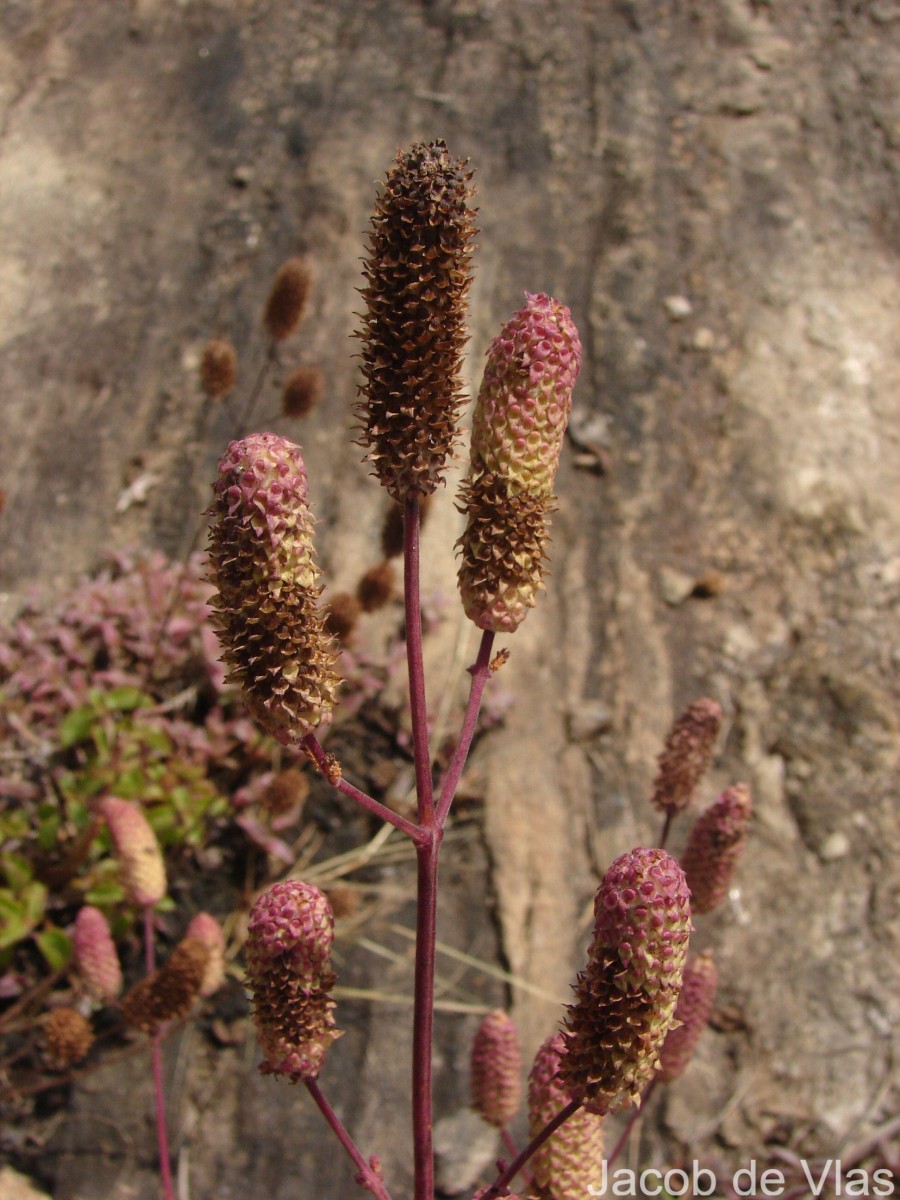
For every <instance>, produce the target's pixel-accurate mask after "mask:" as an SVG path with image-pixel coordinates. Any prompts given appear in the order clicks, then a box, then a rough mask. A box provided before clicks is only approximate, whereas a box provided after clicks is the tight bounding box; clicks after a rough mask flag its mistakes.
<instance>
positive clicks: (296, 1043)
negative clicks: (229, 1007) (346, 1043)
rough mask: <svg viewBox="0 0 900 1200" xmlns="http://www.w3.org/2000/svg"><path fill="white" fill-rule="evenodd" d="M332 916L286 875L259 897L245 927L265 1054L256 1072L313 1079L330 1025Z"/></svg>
mask: <svg viewBox="0 0 900 1200" xmlns="http://www.w3.org/2000/svg"><path fill="white" fill-rule="evenodd" d="M333 939H334V917H333V915H332V912H331V906H330V904H329V903H328V900H327V899H326V897H325V896H324V895H323V894H322V893H321V892H320V891H319V890H318V888H315V887H313V886H312V885H311V884H307V883H301V882H300V881H299V880H295V879H289V880H285V881H284V882H282V883H277V884H275V885H274V886H273V887H271V888H269V890H268V891H267V892H264V893H263V895H262V896H260V897H259V899H258V900H257V902H256V904H255V905H254V906H253V909H252V911H251V913H250V922H249V927H248V936H247V946H246V956H247V985H248V987H249V989H250V992H251V995H252V997H253V1005H254V1012H253V1016H254V1021H255V1023H256V1031H257V1036H258V1038H259V1043H260V1047H261V1048H262V1052H263V1062H262V1067H261V1069H262V1071H263V1072H264V1073H266V1074H275V1075H287V1076H288V1077H289V1078H290V1079H291V1081H292V1082H293V1083H296V1082H297V1081H298V1080H300V1079H315V1078H316V1076H317V1075H318V1073H319V1071H320V1069H321V1067H322V1063H323V1061H324V1059H325V1054H326V1052H327V1050H328V1047H329V1046H330V1045H331V1043H332V1042H333V1041H334V1040H335V1038H337V1037H339V1036H340V1034H339V1032H338V1031H337V1030H336V1029H335V1026H334V1016H333V1013H332V1009H333V1008H334V1001H333V1000H332V999H331V996H330V992H331V989H332V987H333V986H334V974H333V973H332V971H331V969H330V961H329V959H330V954H331V945H332V941H333Z"/></svg>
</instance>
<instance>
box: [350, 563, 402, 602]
mask: <svg viewBox="0 0 900 1200" xmlns="http://www.w3.org/2000/svg"><path fill="white" fill-rule="evenodd" d="M394 588H395V581H394V568H393V566H392V565H391V563H390V562H389V561H388V560H387V559H385V560H384V562H380V563H376V565H375V566H374V567H369V569H368V571H366V573H365V575H363V576H362V578H361V579H360V581H359V583H358V584H357V585H356V598H357V599H358V600H359V603H360V605H361V606H362V610H363V612H367V613H370V612H375V611H377V609H379V608H384V606H385V605H386V604H387V602H388V601H389V600H390V598H391V597H392V596H393V594H394Z"/></svg>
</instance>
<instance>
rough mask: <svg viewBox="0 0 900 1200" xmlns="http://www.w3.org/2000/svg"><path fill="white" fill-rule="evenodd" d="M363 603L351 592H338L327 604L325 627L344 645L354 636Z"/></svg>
mask: <svg viewBox="0 0 900 1200" xmlns="http://www.w3.org/2000/svg"><path fill="white" fill-rule="evenodd" d="M361 612H362V605H361V604H360V602H359V601H358V600H357V598H356V597H355V596H351V595H350V593H349V592H337V593H336V594H335V595H334V596H332V597H331V599H330V600H329V601H328V603H327V604H326V605H325V628H326V629H327V630H328V632H329V633H330V634H331V636H332V637H333V638H336V639H337V641H339V642H340V644H341V645H342V646H346V645H347V643H348V642H349V641H350V638H351V637H352V636H353V632H354V630H355V629H356V624H357V622H358V621H359V615H360V613H361Z"/></svg>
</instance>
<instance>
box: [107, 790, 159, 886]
mask: <svg viewBox="0 0 900 1200" xmlns="http://www.w3.org/2000/svg"><path fill="white" fill-rule="evenodd" d="M100 813H101V815H102V817H103V818H104V820H105V821H106V823H107V825H108V826H109V832H110V834H111V835H112V840H113V845H114V846H115V850H116V857H117V858H118V860H119V870H120V873H121V878H122V885H123V887H124V888H125V890H126V891H127V892H128V895H129V898H130V899H131V900H133V901H134V903H135V904H140V905H142V906H144V907H146V906H147V905H150V904H157V903H159V901H160V900H162V898H163V896H165V894H166V868H165V864H164V863H163V856H162V852H161V850H160V848H159V842H157V840H156V834H155V833H154V832H153V830H152V829H151V828H150V825H149V824H148V822H147V818H146V817H145V816H144V814H143V813H142V812H141V810H140V809H139V808H137V807H136V805H134V804H132V803H131V802H130V801H128V800H120V799H119V798H118V797H117V796H107V797H106V799H105V800H103V801H102V802H101V803H100Z"/></svg>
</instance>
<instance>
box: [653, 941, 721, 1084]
mask: <svg viewBox="0 0 900 1200" xmlns="http://www.w3.org/2000/svg"><path fill="white" fill-rule="evenodd" d="M718 982H719V979H718V974H717V972H716V964H715V963H714V962H713V956H712V954H711V952H710V951H708V950H707V951H706V952H705V953H704V954H700V955H698V956H697V957H696V958H692V959H691V960H690V961H689V962H688V964H687V966H686V967H685V969H684V983H683V984H682V987H681V995H680V996H679V997H678V1003H677V1004H676V1005H675V1024H674V1025H673V1027H672V1028H671V1029H670V1030H669V1032H668V1033H667V1034H666V1040H665V1041H664V1042H663V1048H662V1052H661V1054H660V1057H659V1071H658V1072H657V1076H656V1077H657V1079H659V1081H660V1082H661V1083H671V1082H672V1080H673V1079H677V1078H678V1076H679V1075H680V1074H681V1073H682V1071H683V1070H684V1069H685V1067H686V1066H687V1065H688V1063H689V1062H690V1061H691V1059H692V1058H693V1055H694V1047H695V1046H696V1045H697V1041H698V1039H699V1037H700V1034H701V1033H702V1032H703V1030H704V1029H705V1028H706V1026H707V1025H708V1023H709V1018H710V1015H711V1013H712V1009H713V1003H714V1001H715V998H716V987H717V986H718Z"/></svg>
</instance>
